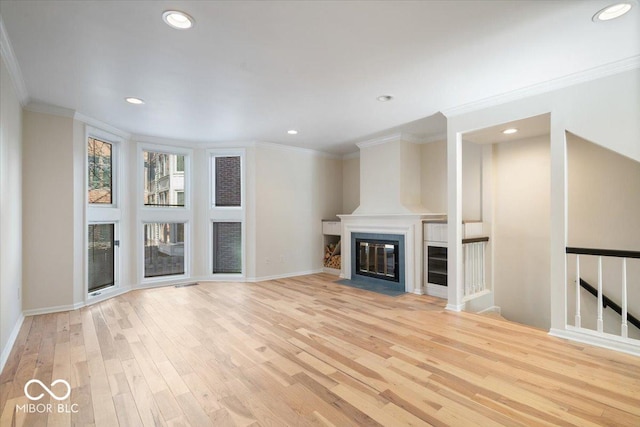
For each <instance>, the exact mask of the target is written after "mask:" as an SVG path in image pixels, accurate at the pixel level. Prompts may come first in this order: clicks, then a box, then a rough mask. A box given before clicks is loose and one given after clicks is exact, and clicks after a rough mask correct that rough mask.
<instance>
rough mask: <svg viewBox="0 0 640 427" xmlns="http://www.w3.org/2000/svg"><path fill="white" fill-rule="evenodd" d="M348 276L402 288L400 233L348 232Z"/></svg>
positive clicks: (402, 267) (402, 264)
mask: <svg viewBox="0 0 640 427" xmlns="http://www.w3.org/2000/svg"><path fill="white" fill-rule="evenodd" d="M350 246H351V279H352V280H358V279H359V280H366V281H379V282H380V283H386V285H387V286H391V287H393V288H394V289H395V288H397V290H400V291H404V290H405V272H404V270H405V259H404V258H405V256H404V236H403V235H399V234H378V233H351V245H350Z"/></svg>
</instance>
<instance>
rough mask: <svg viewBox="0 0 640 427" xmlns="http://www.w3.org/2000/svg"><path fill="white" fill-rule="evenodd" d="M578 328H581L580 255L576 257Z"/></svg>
mask: <svg viewBox="0 0 640 427" xmlns="http://www.w3.org/2000/svg"><path fill="white" fill-rule="evenodd" d="M575 324H576V328H580V327H582V326H581V319H580V255H576V322H575Z"/></svg>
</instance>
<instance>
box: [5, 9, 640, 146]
mask: <svg viewBox="0 0 640 427" xmlns="http://www.w3.org/2000/svg"><path fill="white" fill-rule="evenodd" d="M609 3H610V1H607V0H602V1H601V0H593V1H574V0H557V1H423V2H420V1H410V2H404V1H342V2H337V1H332V2H324V1H305V2H302V1H300V2H295V1H278V2H276V1H252V2H244V1H233V2H231V1H224V2H214V1H187V2H185V1H171V2H165V1H127V2H124V1H88V0H84V1H54V0H50V1H8V0H1V1H0V15H1V17H2V20H3V21H4V25H5V27H6V32H7V34H8V37H9V40H10V42H11V44H12V46H13V50H14V52H15V57H16V58H17V62H18V64H19V67H20V69H21V72H22V76H23V79H24V82H25V84H26V89H27V92H28V96H29V98H30V100H31V101H35V102H43V103H47V104H53V105H56V106H60V107H64V108H68V109H73V110H76V111H78V112H80V113H82V114H84V115H86V116H89V117H92V118H94V119H97V120H100V121H103V122H105V123H108V124H110V125H112V126H115V127H116V128H119V129H121V130H124V131H127V132H130V133H133V134H139V135H149V136H158V137H164V138H173V139H180V140H188V141H197V142H217V141H247V140H262V141H268V142H275V143H282V144H289V145H295V146H299V147H306V148H311V149H318V150H324V151H328V152H334V153H347V152H352V151H355V150H356V148H355V146H354V144H353V142H354V141H357V140H362V139H363V138H365V137H367V136H368V135H379V134H381V133H384V131H385V130H386V129H390V128H396V127H398V126H401V125H403V124H405V123H409V122H414V121H416V120H419V119H422V118H425V117H429V116H432V117H438V115H437V113H438V112H439V111H442V110H446V109H449V108H453V107H456V106H461V105H464V104H468V103H471V102H475V101H478V100H482V99H485V98H489V97H492V96H495V95H499V94H504V93H508V92H511V91H514V90H517V89H521V88H525V87H529V86H532V85H535V84H539V83H542V82H546V81H549V80H552V79H557V78H560V77H563V76H567V75H571V74H573V73H579V72H583V71H585V70H589V69H592V68H594V67H598V66H601V65H603V64H609V63H612V62H615V61H620V60H624V59H629V58H633V57H638V56H639V55H640V7H638V5H636V7H634V8H633V9H632V11H631V12H630V13H629V14H627V15H625V16H624V17H622V18H620V19H618V20H615V21H610V22H607V23H597V24H596V23H594V22H592V21H591V17H592V16H593V14H594V13H595V12H596V11H598V10H599V9H601V8H603V7H604V6H606V5H608V4H609ZM167 9H179V10H183V11H185V12H187V13H189V14H190V15H192V16H193V17H194V18H195V20H196V25H195V27H194V28H193V29H192V30H188V31H184V30H183V31H179V30H174V29H172V28H170V27H168V26H167V25H165V24H164V23H163V22H162V20H161V15H162V12H163V11H164V10H167ZM383 94H390V95H393V96H394V97H395V99H394V100H393V101H392V102H386V103H382V102H378V101H376V97H377V96H379V95H383ZM127 96H135V97H140V98H143V99H144V100H145V101H146V104H145V105H144V106H132V105H129V104H126V103H125V102H124V98H125V97H127ZM444 122H445V121H444V120H427V121H426V122H425V123H428V124H430V125H431V128H430V129H421V133H422V134H424V135H426V136H429V135H436V134H439V133H442V132H443V131H444V128H443V126H444V125H443V123H444ZM292 128H293V129H297V130H298V131H299V134H298V135H296V136H291V135H287V133H286V132H287V130H288V129H292Z"/></svg>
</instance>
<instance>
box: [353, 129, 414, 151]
mask: <svg viewBox="0 0 640 427" xmlns="http://www.w3.org/2000/svg"><path fill="white" fill-rule="evenodd" d="M393 141H405V142H409V143H411V144H424V143H425V142H426V141H425V139H424V138H420V137H418V136H416V135H414V134H411V133H407V132H397V133H392V134H389V135H385V136H380V137H377V138H372V139H368V140H366V141H361V142H356V146H357V147H358V148H359V149H363V148H367V147H373V146H376V145H380V144H386V143H387V142H393Z"/></svg>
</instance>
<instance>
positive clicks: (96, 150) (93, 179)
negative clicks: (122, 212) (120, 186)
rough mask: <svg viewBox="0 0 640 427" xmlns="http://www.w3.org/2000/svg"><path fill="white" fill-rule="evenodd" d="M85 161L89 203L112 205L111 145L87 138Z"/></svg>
mask: <svg viewBox="0 0 640 427" xmlns="http://www.w3.org/2000/svg"><path fill="white" fill-rule="evenodd" d="M87 148H88V149H87V161H88V169H89V173H88V176H89V197H88V200H89V203H91V204H105V205H110V204H112V203H113V192H112V187H113V181H112V172H113V145H112V144H110V143H108V142H104V141H100V140H98V139H95V138H88V146H87Z"/></svg>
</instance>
